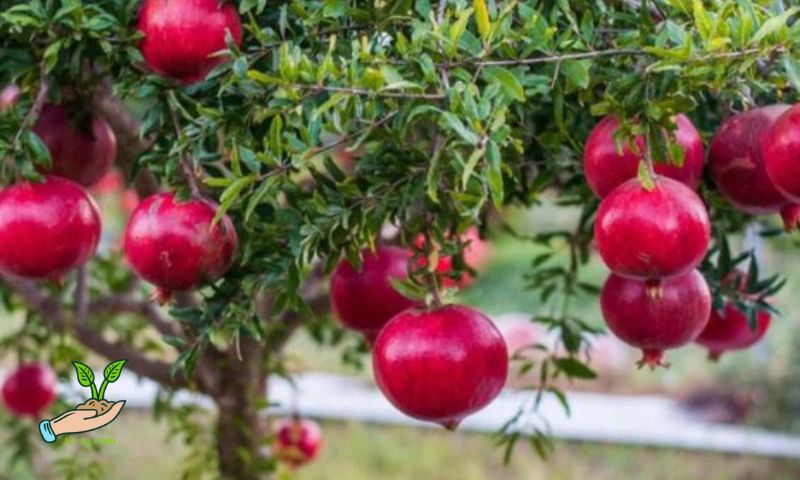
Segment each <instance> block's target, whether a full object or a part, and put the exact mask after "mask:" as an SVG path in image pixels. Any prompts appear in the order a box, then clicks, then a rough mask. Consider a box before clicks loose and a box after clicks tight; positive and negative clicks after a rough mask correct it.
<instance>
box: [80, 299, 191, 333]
mask: <svg viewBox="0 0 800 480" xmlns="http://www.w3.org/2000/svg"><path fill="white" fill-rule="evenodd" d="M87 310H88V313H89V315H90V316H94V315H101V314H104V313H133V314H137V315H142V316H144V317H145V318H147V319H148V320H149V321H150V324H151V325H153V327H154V328H155V329H156V330H158V332H159V333H161V334H162V335H172V336H178V337H179V336H182V335H183V333H182V332H181V329H180V327H179V326H178V324H177V323H175V322H172V321H170V320H169V319H168V318H167V317H165V316H164V314H163V313H162V312H161V310H160V309H159V308H158V307H157V306H156V305H155V304H154V303H153V302H152V301H149V300H143V299H137V298H135V297H134V296H132V295H111V296H107V297H103V298H99V299H97V300H94V301H93V302H91V303H90V304H89V305H88V309H87Z"/></svg>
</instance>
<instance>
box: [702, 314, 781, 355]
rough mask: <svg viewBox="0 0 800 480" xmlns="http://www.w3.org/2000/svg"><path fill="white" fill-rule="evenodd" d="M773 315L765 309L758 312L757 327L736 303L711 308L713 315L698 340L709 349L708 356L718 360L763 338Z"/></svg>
mask: <svg viewBox="0 0 800 480" xmlns="http://www.w3.org/2000/svg"><path fill="white" fill-rule="evenodd" d="M771 320H772V316H771V315H770V314H769V312H766V311H764V310H761V311H759V312H758V313H756V328H755V330H754V329H752V328H751V327H750V320H749V319H748V318H747V315H745V314H744V313H742V312H741V311H740V310H739V309H738V308H736V305H734V304H730V303H728V304H726V305H725V307H723V309H722V311H719V312H718V311H716V310H711V317H710V318H709V321H708V325H707V326H706V328H705V330H703V332H702V333H701V334H700V336H699V337H698V338H697V340H696V342H697V343H699V344H700V345H702V346H704V347H706V348H707V349H708V357H709V358H710V359H712V360H718V359H719V357H720V356H722V354H723V353H725V352H727V351H730V350H742V349H745V348H747V347H750V346H752V345H754V344H755V343H756V342H758V341H759V340H761V338H762V337H763V336H764V334H765V333H767V328H769V324H770V321H771Z"/></svg>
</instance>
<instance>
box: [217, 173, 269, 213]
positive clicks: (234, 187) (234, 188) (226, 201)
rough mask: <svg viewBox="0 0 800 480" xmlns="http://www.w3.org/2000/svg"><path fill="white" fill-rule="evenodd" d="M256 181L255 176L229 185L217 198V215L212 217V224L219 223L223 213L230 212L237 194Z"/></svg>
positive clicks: (237, 196) (243, 178)
mask: <svg viewBox="0 0 800 480" xmlns="http://www.w3.org/2000/svg"><path fill="white" fill-rule="evenodd" d="M257 179H258V177H256V176H255V175H248V176H246V177H242V178H240V179H238V180H236V181H235V182H233V183H232V184H230V185H229V186H228V188H226V189H225V191H224V192H222V195H220V197H219V208H218V209H217V214H216V215H214V221H213V223H214V224H216V223H217V222H219V221H220V220H221V219H222V217H223V216H224V215H225V213H226V212H227V211H228V210H230V208H231V206H233V203H234V202H235V201H236V200H237V199H238V198H239V193H241V191H242V190H244V189H245V188H246V187H248V186H250V185H252V184H253V183H255V181H256V180H257Z"/></svg>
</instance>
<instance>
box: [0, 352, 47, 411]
mask: <svg viewBox="0 0 800 480" xmlns="http://www.w3.org/2000/svg"><path fill="white" fill-rule="evenodd" d="M2 393H3V403H5V405H6V408H8V410H9V411H11V413H12V414H14V415H15V416H17V417H22V416H26V415H27V416H31V417H40V416H41V415H42V414H43V413H44V411H45V410H46V409H47V407H49V406H50V405H51V404H52V403H53V400H55V398H56V375H55V374H54V373H53V371H52V370H50V368H48V367H46V366H45V365H42V364H39V363H28V364H24V365H20V366H19V368H17V369H16V370H14V372H13V373H12V374H11V375H9V376H8V378H6V380H5V382H3V392H2Z"/></svg>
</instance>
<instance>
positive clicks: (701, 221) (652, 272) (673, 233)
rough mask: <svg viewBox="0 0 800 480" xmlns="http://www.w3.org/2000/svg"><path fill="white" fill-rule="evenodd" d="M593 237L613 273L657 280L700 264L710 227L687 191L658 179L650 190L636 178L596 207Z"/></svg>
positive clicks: (693, 195)
mask: <svg viewBox="0 0 800 480" xmlns="http://www.w3.org/2000/svg"><path fill="white" fill-rule="evenodd" d="M594 234H595V241H596V242H597V250H598V252H600V256H601V257H602V258H603V261H605V263H606V265H608V268H610V269H611V271H613V272H614V273H616V274H619V275H622V276H624V277H629V278H638V279H645V280H654V281H655V280H659V279H662V278H666V277H673V276H677V275H681V274H684V273H686V272H688V271H690V270H692V269H693V268H695V267H696V266H697V265H699V264H700V261H701V260H703V257H704V256H705V254H706V250H708V245H709V241H710V236H711V226H710V221H709V218H708V212H707V211H706V208H705V206H704V205H703V201H702V200H700V197H698V196H697V194H696V193H694V191H692V190H691V189H690V188H689V187H687V186H685V185H683V184H682V183H680V182H677V181H675V180H672V179H669V178H666V177H658V178H657V179H655V181H654V185H653V186H652V188H648V187H645V186H643V185H642V184H641V183H640V181H639V180H638V179H635V178H634V179H632V180H628V181H627V182H625V183H624V184H622V185H620V186H619V187H617V188H616V189H615V190H614V191H613V192H611V194H610V195H609V196H607V197H606V198H605V199H603V201H602V202H601V203H600V209H599V210H598V211H597V220H596V221H595V229H594Z"/></svg>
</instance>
